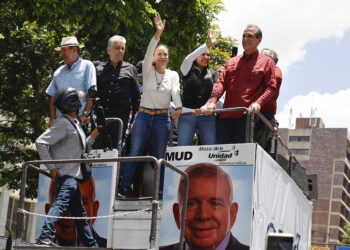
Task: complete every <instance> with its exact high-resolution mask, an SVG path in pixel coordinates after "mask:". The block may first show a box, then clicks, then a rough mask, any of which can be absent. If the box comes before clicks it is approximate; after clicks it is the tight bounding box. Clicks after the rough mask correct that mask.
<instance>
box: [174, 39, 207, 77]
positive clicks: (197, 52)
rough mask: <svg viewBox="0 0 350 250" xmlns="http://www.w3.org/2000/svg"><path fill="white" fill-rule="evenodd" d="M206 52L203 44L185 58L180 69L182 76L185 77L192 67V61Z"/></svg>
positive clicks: (205, 46)
mask: <svg viewBox="0 0 350 250" xmlns="http://www.w3.org/2000/svg"><path fill="white" fill-rule="evenodd" d="M206 50H209V48H208V47H207V45H206V44H205V43H204V44H202V45H201V46H199V47H198V48H197V49H196V50H194V51H192V52H191V53H190V54H188V55H187V56H186V57H185V59H184V61H183V62H182V64H181V68H180V69H181V73H182V75H183V76H186V75H187V74H188V72H189V71H190V69H191V67H192V64H193V61H194V60H196V58H197V57H199V56H200V55H201V54H203V53H204V52H205V51H206Z"/></svg>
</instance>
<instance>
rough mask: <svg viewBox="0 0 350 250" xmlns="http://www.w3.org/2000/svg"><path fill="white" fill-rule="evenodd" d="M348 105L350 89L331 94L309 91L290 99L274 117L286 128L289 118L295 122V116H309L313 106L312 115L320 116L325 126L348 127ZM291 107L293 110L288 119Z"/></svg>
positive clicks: (349, 103)
mask: <svg viewBox="0 0 350 250" xmlns="http://www.w3.org/2000/svg"><path fill="white" fill-rule="evenodd" d="M349 107H350V89H348V90H342V91H339V92H336V93H332V94H329V93H325V94H320V93H317V92H311V93H309V94H307V95H298V96H295V97H293V98H292V99H290V100H289V101H288V102H287V104H285V105H284V107H283V110H282V111H281V112H280V113H278V114H277V116H276V118H277V120H278V121H279V122H280V127H281V128H287V127H289V120H291V121H292V123H293V124H295V118H297V117H300V116H302V117H310V114H311V108H313V109H316V112H315V115H314V116H316V117H321V118H322V120H323V122H324V123H325V126H326V128H348V129H350V116H349V115H348V113H349ZM291 108H292V110H293V112H292V117H291V119H290V109H291Z"/></svg>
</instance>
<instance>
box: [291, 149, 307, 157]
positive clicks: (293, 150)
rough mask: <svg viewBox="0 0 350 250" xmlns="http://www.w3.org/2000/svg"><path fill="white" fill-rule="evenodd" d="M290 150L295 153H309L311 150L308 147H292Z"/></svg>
mask: <svg viewBox="0 0 350 250" xmlns="http://www.w3.org/2000/svg"><path fill="white" fill-rule="evenodd" d="M290 151H292V153H293V154H295V155H308V154H309V150H308V149H300V148H294V149H293V148H291V149H290Z"/></svg>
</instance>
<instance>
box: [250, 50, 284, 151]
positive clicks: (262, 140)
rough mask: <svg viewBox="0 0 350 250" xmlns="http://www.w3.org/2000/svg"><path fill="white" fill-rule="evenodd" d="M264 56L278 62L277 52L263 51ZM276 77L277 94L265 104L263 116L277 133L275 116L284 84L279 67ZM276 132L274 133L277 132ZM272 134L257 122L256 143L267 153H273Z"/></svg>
mask: <svg viewBox="0 0 350 250" xmlns="http://www.w3.org/2000/svg"><path fill="white" fill-rule="evenodd" d="M260 53H262V54H264V55H266V56H268V57H271V58H272V59H273V61H274V62H275V64H277V62H278V55H277V53H276V52H275V51H273V50H271V49H262V50H261V52H260ZM275 76H276V82H277V89H276V94H275V95H274V96H273V98H272V99H271V100H270V101H269V102H267V103H265V104H264V105H263V106H262V107H261V110H260V112H261V114H262V115H264V116H265V118H266V119H267V120H269V122H270V123H271V125H272V127H274V128H275V131H276V132H277V130H278V122H277V121H276V119H275V114H276V110H277V102H276V101H277V98H278V95H279V91H280V87H281V83H282V72H281V70H280V68H279V67H277V66H275ZM275 131H274V132H275ZM271 134H272V131H270V129H269V128H268V127H267V126H266V125H265V123H264V122H263V121H261V120H259V121H257V123H256V126H255V129H254V141H255V142H257V143H259V145H260V146H261V147H262V148H264V149H265V150H266V152H268V153H269V152H270V151H271Z"/></svg>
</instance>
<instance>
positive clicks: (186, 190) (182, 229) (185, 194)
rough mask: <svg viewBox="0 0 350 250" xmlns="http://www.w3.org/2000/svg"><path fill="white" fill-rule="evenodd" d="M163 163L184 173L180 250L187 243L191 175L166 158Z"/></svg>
mask: <svg viewBox="0 0 350 250" xmlns="http://www.w3.org/2000/svg"><path fill="white" fill-rule="evenodd" d="M161 162H162V164H164V165H165V166H167V167H168V168H170V169H172V170H173V171H175V172H177V173H178V174H180V175H182V177H183V178H184V181H185V190H184V193H183V194H184V195H183V198H182V204H183V205H182V210H181V225H180V241H179V250H180V249H182V247H183V246H184V244H185V225H186V214H187V202H188V188H189V177H188V174H187V173H185V172H183V171H181V170H180V169H178V168H177V167H175V166H173V165H172V164H170V163H169V162H167V161H165V160H161Z"/></svg>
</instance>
